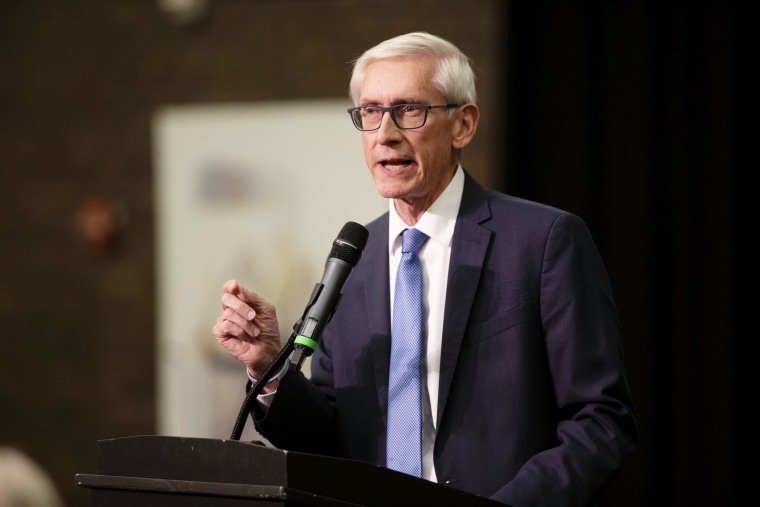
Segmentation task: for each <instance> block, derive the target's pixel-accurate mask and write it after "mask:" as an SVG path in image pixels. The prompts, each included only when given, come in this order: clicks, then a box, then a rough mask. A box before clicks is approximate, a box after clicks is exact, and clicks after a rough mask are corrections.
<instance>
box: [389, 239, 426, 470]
mask: <svg viewBox="0 0 760 507" xmlns="http://www.w3.org/2000/svg"><path fill="white" fill-rule="evenodd" d="M427 239H428V237H427V236H426V235H425V234H424V233H422V232H420V231H418V230H417V229H406V230H405V231H404V232H403V233H402V236H401V244H402V246H401V262H400V264H399V267H398V273H397V274H396V289H395V293H394V296H393V328H392V330H391V368H390V376H389V380H388V433H387V439H386V465H387V466H388V468H392V469H394V470H398V471H400V472H404V473H406V474H409V475H414V476H416V477H422V391H421V389H422V387H421V382H422V378H421V377H422V375H421V361H422V357H421V356H422V350H423V346H422V341H423V337H424V333H425V312H424V309H423V305H422V265H421V264H420V258H419V256H418V255H417V252H418V251H419V249H420V248H421V247H422V245H423V244H424V243H425V241H426V240H427Z"/></svg>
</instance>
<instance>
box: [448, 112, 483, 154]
mask: <svg viewBox="0 0 760 507" xmlns="http://www.w3.org/2000/svg"><path fill="white" fill-rule="evenodd" d="M478 120H480V109H478V106H476V105H475V104H465V105H463V106H460V107H459V111H457V112H456V114H455V115H454V127H453V128H454V133H453V136H452V139H451V146H452V147H453V148H455V149H457V150H461V149H462V148H464V147H465V146H467V145H468V144H470V141H472V138H473V137H474V136H475V131H477V130H478Z"/></svg>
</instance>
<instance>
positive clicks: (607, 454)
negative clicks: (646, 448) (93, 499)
mask: <svg viewBox="0 0 760 507" xmlns="http://www.w3.org/2000/svg"><path fill="white" fill-rule="evenodd" d="M351 95H352V98H353V100H354V103H355V104H356V106H357V107H355V108H352V109H351V110H350V114H351V117H352V120H353V122H354V125H355V126H356V127H357V129H359V130H361V131H362V134H361V136H362V143H363V146H364V153H365V159H366V162H367V165H368V167H369V169H370V172H371V173H372V176H373V179H374V181H375V185H376V187H377V190H378V191H379V192H380V194H381V195H382V196H384V197H386V198H388V199H389V211H388V213H386V214H384V215H383V216H381V217H379V218H378V219H376V220H375V221H373V222H372V223H370V224H368V225H367V229H368V231H369V240H368V243H367V245H366V248H365V252H364V255H363V258H362V260H361V261H360V262H359V264H358V265H357V266H356V268H355V269H354V270H353V272H352V274H351V275H350V277H349V279H348V281H347V282H346V284H345V286H344V288H343V298H342V301H341V304H340V307H339V308H338V311H337V312H336V314H335V316H334V317H333V319H332V320H331V321H330V322H329V324H328V325H327V327H326V328H325V330H324V334H323V336H322V337H321V341H320V342H319V346H318V348H317V350H316V352H315V353H314V356H313V360H312V362H311V371H312V374H311V378H310V379H307V378H306V377H305V376H304V375H303V374H301V373H300V372H289V371H288V369H287V368H283V369H282V370H281V371H280V373H279V374H278V375H276V376H275V377H274V379H273V382H272V383H270V384H268V385H267V386H266V387H265V388H264V390H263V391H262V395H261V396H259V399H258V402H257V404H256V405H255V407H254V409H253V410H252V417H253V420H254V422H255V424H256V426H257V428H258V429H259V431H261V433H262V434H263V435H264V436H265V437H267V439H269V441H270V442H272V443H273V444H274V445H276V446H278V447H280V448H286V449H291V450H297V451H302V452H313V453H320V454H326V455H332V456H340V457H344V458H351V459H357V460H363V461H368V462H371V463H376V464H378V465H383V466H385V465H388V466H390V463H391V460H390V457H389V456H388V454H389V453H391V452H392V451H390V450H387V449H390V447H386V445H387V444H388V443H390V440H391V439H389V438H386V437H387V431H386V428H387V422H388V412H389V382H391V380H390V379H391V378H392V377H393V375H394V374H395V372H394V371H393V368H391V363H392V361H391V356H392V354H393V353H392V350H393V347H394V346H395V344H396V342H398V341H399V340H400V339H401V338H400V336H398V335H400V334H401V332H397V331H394V332H393V333H392V332H391V329H392V319H393V318H394V317H393V313H394V311H392V308H393V301H394V297H395V294H394V283H392V281H393V280H395V276H396V271H397V270H398V269H399V257H400V255H401V252H400V250H401V240H400V237H399V234H400V233H401V232H402V231H404V230H405V229H409V228H414V229H417V230H419V231H422V232H423V233H424V234H425V235H426V236H427V237H428V239H427V240H426V241H425V243H424V245H423V246H422V248H421V250H420V251H419V258H420V259H421V264H422V271H423V280H424V291H423V293H424V329H425V334H424V338H423V339H424V345H423V353H422V357H421V358H420V359H419V366H420V369H421V371H422V381H421V383H422V387H421V390H422V392H421V405H422V408H421V410H422V437H421V441H422V443H421V451H420V453H419V454H421V456H420V458H419V460H420V462H421V469H420V472H419V473H416V475H419V476H421V477H424V478H426V479H429V480H433V481H437V482H440V483H443V484H449V485H450V486H452V487H454V488H459V489H462V490H464V491H468V492H470V493H473V494H477V495H481V496H486V497H490V498H493V499H495V500H498V501H501V502H504V503H507V504H510V505H514V506H516V507H524V506H541V505H544V506H552V507H558V506H565V505H566V506H571V505H593V503H594V501H595V499H596V497H597V496H598V494H599V492H600V491H601V489H602V488H603V487H604V486H605V484H607V483H608V482H609V480H610V479H611V478H612V477H613V476H614V475H615V473H616V472H617V470H618V469H619V468H620V466H621V464H622V462H623V460H624V459H625V458H626V456H628V455H629V454H630V453H631V452H632V451H633V449H634V447H635V445H636V441H637V426H636V420H635V417H634V414H633V408H632V401H631V396H630V393H629V390H628V385H627V381H626V377H625V371H624V365H623V353H622V345H621V340H620V333H619V323H618V317H617V311H616V308H615V304H614V301H613V296H612V290H611V287H610V284H609V280H608V277H607V274H606V271H605V268H604V265H603V262H602V260H601V258H600V256H599V253H598V251H597V248H596V246H595V244H594V242H593V239H592V238H591V235H590V233H589V231H588V229H587V228H586V226H585V225H584V223H583V222H582V220H581V219H579V218H578V217H576V216H574V215H572V214H570V213H567V212H564V211H562V210H559V209H556V208H552V207H549V206H545V205H541V204H537V203H533V202H529V201H525V200H522V199H518V198H515V197H512V196H507V195H504V194H501V193H498V192H494V191H491V190H488V189H485V188H483V187H482V186H480V185H479V184H478V183H477V182H475V181H474V180H473V179H472V178H471V177H470V175H469V174H468V173H467V172H466V171H465V170H464V168H462V167H461V165H460V164H459V154H460V151H461V150H462V149H463V148H464V147H466V146H467V145H468V144H469V142H470V141H471V139H472V137H473V136H474V135H475V132H476V130H477V124H478V119H479V110H478V107H477V105H476V95H475V85H474V76H473V73H472V69H471V67H470V64H469V61H468V59H467V57H466V56H464V55H463V54H462V53H461V52H460V51H459V50H458V49H457V48H456V47H455V46H453V45H451V44H450V43H449V42H448V41H445V40H442V39H440V38H438V37H435V36H432V35H430V34H427V33H421V32H417V33H412V34H407V35H402V36H400V37H396V38H394V39H390V40H388V41H385V42H383V43H381V44H379V45H378V46H376V47H374V48H372V49H370V50H369V51H367V52H366V53H365V54H364V55H362V57H361V58H359V59H358V60H357V62H356V63H355V65H354V73H353V75H352V79H351ZM222 306H223V311H222V314H221V315H220V317H219V319H218V320H217V323H216V325H215V326H214V329H213V332H214V335H215V337H216V338H217V340H218V341H219V342H220V343H221V344H222V345H223V346H224V347H225V348H226V349H227V350H228V351H229V352H230V353H231V354H232V355H233V356H235V357H236V358H238V359H239V360H241V361H242V362H243V363H245V364H246V366H247V368H248V373H249V376H251V377H253V378H254V379H255V378H260V375H261V374H262V373H263V371H264V370H265V369H266V367H267V366H268V365H269V364H271V362H272V360H273V358H274V357H275V355H276V354H277V353H278V352H279V350H280V349H281V345H280V334H279V329H278V323H277V318H276V313H275V309H274V307H273V305H272V304H271V303H270V302H268V301H267V300H266V299H264V298H263V297H262V296H260V295H259V294H257V293H255V292H253V291H251V290H248V289H246V288H245V287H243V286H242V285H241V284H239V283H238V282H237V281H234V280H231V281H229V282H227V283H226V284H225V285H224V294H223V296H222ZM409 445H410V447H411V446H412V443H411V442H410V443H409ZM415 445H416V444H415ZM394 468H395V466H394Z"/></svg>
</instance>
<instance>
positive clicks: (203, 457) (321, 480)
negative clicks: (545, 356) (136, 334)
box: [75, 436, 504, 507]
mask: <svg viewBox="0 0 760 507" xmlns="http://www.w3.org/2000/svg"><path fill="white" fill-rule="evenodd" d="M75 481H76V484H77V486H81V487H85V488H89V489H91V491H92V506H93V507H106V506H107V507H126V506H130V507H132V506H139V507H153V506H161V507H173V506H183V507H200V506H203V507H217V506H220V507H226V506H266V507H274V506H293V507H296V506H298V507H300V506H322V507H333V506H335V507H337V506H341V507H348V506H367V507H370V506H377V507H387V506H394V507H404V506H409V507H419V506H422V505H435V506H437V507H445V506H451V507H461V506H465V505H466V506H468V507H469V506H472V507H496V506H500V507H504V505H503V504H501V503H498V502H495V501H493V500H489V499H487V498H483V497H479V496H475V495H471V494H469V493H465V492H463V491H459V490H456V489H453V488H450V487H447V486H443V485H440V484H435V483H432V482H430V481H426V480H423V479H417V478H415V477H410V476H408V475H405V474H402V473H399V472H396V471H394V470H389V469H387V468H384V467H379V466H376V465H371V464H368V463H363V462H359V461H352V460H345V459H338V458H329V457H324V456H317V455H314V454H305V453H298V452H291V451H282V450H278V449H273V448H270V447H264V446H263V445H259V444H256V443H249V442H241V441H238V440H215V439H207V438H185V437H164V436H135V437H125V438H116V439H111V440H101V441H99V442H98V473H97V474H77V475H76V477H75Z"/></svg>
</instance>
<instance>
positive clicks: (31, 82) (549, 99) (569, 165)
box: [0, 0, 760, 507]
mask: <svg viewBox="0 0 760 507" xmlns="http://www.w3.org/2000/svg"><path fill="white" fill-rule="evenodd" d="M684 4H685V6H682V5H681V4H680V3H676V2H669V1H655V0H652V1H644V0H638V1H637V0H631V1H620V2H612V1H610V2H602V1H588V2H579V1H534V2H517V1H513V2H504V1H499V0H490V1H489V0H468V1H467V2H461V1H458V0H450V1H449V0H440V1H433V0H427V1H425V0H413V1H402V0H385V1H381V0H355V1H351V0H321V1H320V0H312V1H305V0H302V1H296V0H210V1H209V2H208V4H207V11H206V12H205V13H204V15H203V16H202V17H201V18H200V19H199V20H197V21H195V22H192V23H189V24H181V23H177V22H175V21H172V19H171V18H170V17H168V16H167V14H166V12H165V11H164V10H162V9H161V8H160V5H161V2H159V1H158V0H79V1H72V2H58V1H54V0H47V1H46V0H4V1H3V2H2V3H0V61H1V62H2V67H0V338H1V340H2V342H1V343H0V445H14V446H17V447H19V448H21V449H23V450H24V451H26V452H27V453H28V454H29V455H30V456H32V457H33V458H34V459H35V460H37V461H38V462H39V463H40V464H41V465H42V466H43V467H44V468H45V469H46V470H48V471H49V472H50V474H51V476H52V477H53V478H54V479H55V481H56V483H57V484H58V486H59V488H60V489H61V491H62V493H63V494H64V496H65V498H66V501H67V503H68V505H69V506H70V507H71V506H80V505H81V506H86V505H89V492H88V491H86V490H83V489H81V488H77V487H76V486H74V475H75V474H76V473H79V472H82V473H92V472H94V471H95V467H96V465H95V458H96V456H95V445H96V441H97V440H98V439H102V438H112V437H118V436H128V435H138V434H153V433H154V432H155V431H156V429H155V406H154V404H155V400H156V392H155V385H154V384H155V372H154V369H155V346H156V343H155V337H156V329H155V328H156V315H155V303H156V296H155V279H156V275H155V272H154V269H155V251H154V248H155V243H156V241H155V237H154V205H155V203H154V200H153V159H152V157H153V146H152V144H151V121H152V117H153V114H154V113H155V112H156V111H157V109H158V108H159V107H161V106H164V105H171V104H174V105H176V104H194V103H204V104H208V103H212V104H213V103H219V104H222V103H234V102H254V101H264V100H265V101H270V100H289V99H300V98H320V97H321V98H335V97H339V98H342V97H345V96H346V94H347V86H348V77H349V71H350V65H349V63H348V62H349V61H350V60H352V59H353V58H355V57H356V56H358V55H359V54H360V53H361V51H363V50H364V49H366V48H368V47H370V46H371V45H374V44H375V43H377V42H379V41H380V40H383V39H385V38H388V37H390V36H394V35H397V34H400V33H404V32H408V31H413V30H428V31H431V32H433V33H436V34H438V35H441V36H443V37H445V38H448V39H450V40H452V41H453V42H454V43H456V44H457V45H459V46H460V47H461V48H462V49H463V50H464V51H465V52H466V53H468V54H469V55H470V56H471V57H472V58H473V59H474V60H475V64H476V68H477V75H478V79H479V90H480V95H481V97H480V99H481V100H480V105H481V108H482V114H483V123H482V124H481V130H480V132H479V134H478V137H477V140H476V142H475V143H474V144H473V146H472V147H471V148H469V149H468V150H467V151H466V153H465V157H464V165H465V167H467V168H468V169H469V170H470V171H471V172H472V173H473V174H474V175H475V176H476V177H477V178H478V179H479V180H480V181H481V182H482V183H484V184H487V185H491V186H493V187H496V188H498V189H501V190H504V191H506V192H508V193H511V194H515V195H519V196H522V197H527V198H530V199H535V200H539V201H543V202H546V203H548V204H552V205H555V206H558V207H561V208H564V209H567V210H569V211H572V212H575V213H577V214H579V215H581V216H582V217H583V218H584V219H585V220H586V221H587V223H588V224H589V227H590V228H591V231H592V233H593V234H594V236H595V238H596V240H597V242H598V245H599V248H600V250H601V252H602V255H603V257H604V259H605V261H606V263H607V267H608V270H609V273H610V277H611V279H612V282H613V286H614V288H615V292H616V298H617V303H618V306H619V310H620V315H621V320H622V324H623V330H624V340H625V347H626V359H627V366H628V370H629V376H630V381H631V388H632V390H633V394H634V398H635V401H636V404H637V408H638V415H639V419H640V425H641V444H640V447H639V449H638V451H637V452H636V454H635V455H634V456H633V457H632V458H631V459H630V460H629V461H628V462H627V463H626V465H625V467H624V468H623V470H622V471H621V473H620V475H619V476H618V477H617V478H616V480H615V482H614V483H613V484H611V486H610V488H609V489H608V490H607V491H606V492H605V493H604V505H612V506H634V505H635V506H642V505H675V506H692V505H733V504H737V503H738V501H739V498H741V497H742V496H743V495H750V496H751V495H752V493H753V492H754V489H753V488H752V481H753V480H755V476H756V473H757V472H758V466H757V460H756V453H757V451H758V445H757V444H758V437H757V433H758V432H757V429H756V427H755V425H754V424H753V423H754V421H755V419H754V413H753V412H754V410H751V409H753V408H754V407H753V405H754V404H755V403H756V400H757V394H756V393H755V385H757V381H756V380H755V376H754V372H753V371H752V366H751V365H750V362H751V361H753V360H754V358H755V357H756V352H757V346H756V342H757V338H758V335H757V332H752V331H751V330H750V326H749V320H750V315H752V313H753V312H754V311H757V310H756V304H755V303H756V300H757V298H751V297H750V295H751V293H750V288H754V285H755V283H756V282H757V278H758V275H757V267H756V264H754V262H755V260H756V257H755V256H751V255H750V246H754V236H755V235H756V232H757V230H758V229H757V225H756V223H755V220H754V216H750V207H749V192H750V178H749V173H750V169H757V168H758V148H757V147H758V141H759V140H760V137H759V136H758V134H759V133H758V118H759V117H760V111H759V110H758V99H757V90H758V88H757V87H758V75H757V74H758V63H759V62H758V44H759V42H758V36H757V32H758V27H759V26H760V15H759V14H758V7H757V2H750V1H746V2H722V3H721V2H713V3H711V4H705V5H703V3H702V2H689V3H684ZM346 121H348V118H347V119H346ZM357 142H359V141H358V138H357ZM293 144H294V148H296V149H297V147H298V139H293ZM326 151H327V150H326ZM314 156H315V163H320V161H323V162H324V163H329V154H328V153H325V154H319V153H315V154H314ZM346 170H366V169H365V168H359V169H356V168H346ZM368 177H369V176H368ZM753 181H754V178H753ZM91 198H102V199H105V200H106V201H108V202H115V203H118V207H119V209H123V210H125V211H126V213H127V214H128V220H127V221H126V223H125V225H124V227H123V228H122V229H121V230H120V234H119V237H118V242H117V243H116V244H115V245H114V247H113V248H112V249H111V250H108V251H107V252H105V253H104V254H101V255H93V253H92V252H90V251H88V250H87V249H86V248H85V247H84V245H83V243H82V241H81V237H80V236H79V235H78V229H77V221H76V217H77V216H78V213H79V211H80V209H81V207H82V206H83V204H84V203H85V202H87V200H89V199H91ZM283 198H286V196H283ZM346 218H347V220H350V219H351V217H350V216H347V217H346ZM750 242H752V243H751V244H750ZM188 276H192V274H188ZM222 282H223V281H220V285H221V283H222ZM212 325H213V323H212V322H209V340H213V337H212V336H211V333H210V328H211V326H212ZM753 362H754V361H753ZM235 415H236V414H230V420H231V423H232V420H233V418H234V416H235Z"/></svg>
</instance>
